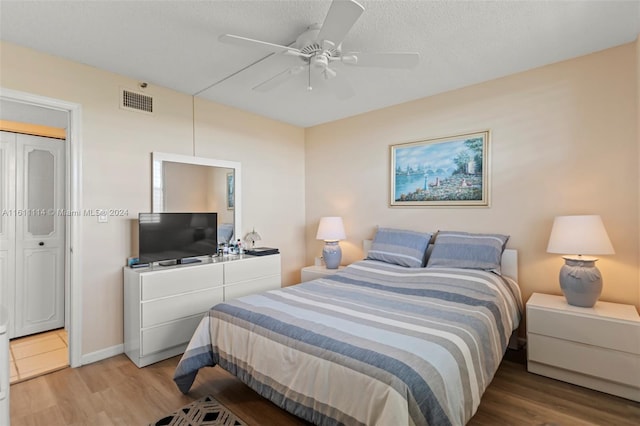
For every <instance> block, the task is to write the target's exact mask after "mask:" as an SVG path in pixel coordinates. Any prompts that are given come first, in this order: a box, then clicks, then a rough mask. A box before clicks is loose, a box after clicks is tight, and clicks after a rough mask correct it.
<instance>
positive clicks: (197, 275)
mask: <svg viewBox="0 0 640 426" xmlns="http://www.w3.org/2000/svg"><path fill="white" fill-rule="evenodd" d="M141 280H142V284H141V287H142V288H141V293H142V294H141V295H140V296H141V298H142V300H151V299H155V298H158V297H166V296H173V295H175V294H180V293H188V292H191V291H196V290H202V289H205V288H210V287H214V286H218V285H220V286H221V285H222V284H223V266H222V265H221V264H207V265H189V266H187V267H182V268H179V269H168V270H166V271H157V272H153V273H149V274H144V275H142V276H141Z"/></svg>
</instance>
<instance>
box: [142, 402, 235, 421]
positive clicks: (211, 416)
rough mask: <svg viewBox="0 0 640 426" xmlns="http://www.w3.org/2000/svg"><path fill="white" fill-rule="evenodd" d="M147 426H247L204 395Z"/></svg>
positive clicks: (226, 409)
mask: <svg viewBox="0 0 640 426" xmlns="http://www.w3.org/2000/svg"><path fill="white" fill-rule="evenodd" d="M149 426H247V424H246V423H245V422H243V421H242V420H240V419H239V418H238V416H236V415H235V414H233V413H232V412H231V410H229V409H228V408H227V407H225V406H224V405H222V404H220V403H219V402H218V401H216V400H215V399H213V398H212V397H210V396H205V397H204V398H200V399H199V400H197V401H193V402H192V403H191V404H189V405H185V406H184V407H182V408H180V409H179V410H178V411H176V412H175V413H171V414H169V415H168V416H166V417H163V418H161V419H159V420H158V421H155V422H153V423H150V424H149Z"/></svg>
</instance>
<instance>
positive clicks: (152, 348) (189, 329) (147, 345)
mask: <svg viewBox="0 0 640 426" xmlns="http://www.w3.org/2000/svg"><path fill="white" fill-rule="evenodd" d="M203 317H204V315H203V314H201V315H195V316H193V317H189V318H184V319H182V320H179V321H174V322H171V323H168V324H163V325H160V326H157V327H151V328H147V329H143V330H142V332H141V333H142V336H141V337H142V340H141V342H140V356H147V355H150V354H153V353H155V352H160V351H163V350H166V349H169V348H172V347H174V346H178V345H182V344H187V343H188V342H189V340H191V336H192V335H193V333H194V332H195V331H196V328H198V324H200V321H201V320H202V318H203Z"/></svg>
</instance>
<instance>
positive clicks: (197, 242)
mask: <svg viewBox="0 0 640 426" xmlns="http://www.w3.org/2000/svg"><path fill="white" fill-rule="evenodd" d="M138 223H139V225H138V230H139V234H138V235H139V241H140V244H139V247H140V250H139V254H138V257H139V259H140V263H152V262H161V261H169V260H176V261H177V263H189V261H193V258H195V257H198V256H208V255H212V254H216V252H217V246H218V214H217V213H139V214H138Z"/></svg>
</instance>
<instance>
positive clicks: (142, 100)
mask: <svg viewBox="0 0 640 426" xmlns="http://www.w3.org/2000/svg"><path fill="white" fill-rule="evenodd" d="M120 105H121V107H122V108H124V109H129V110H133V111H140V112H146V113H149V114H151V113H153V97H151V96H149V95H145V94H144V93H138V92H132V91H131V90H127V89H122V102H121V104H120Z"/></svg>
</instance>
